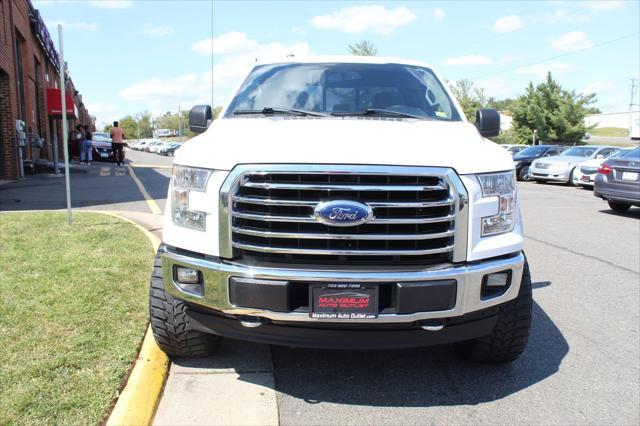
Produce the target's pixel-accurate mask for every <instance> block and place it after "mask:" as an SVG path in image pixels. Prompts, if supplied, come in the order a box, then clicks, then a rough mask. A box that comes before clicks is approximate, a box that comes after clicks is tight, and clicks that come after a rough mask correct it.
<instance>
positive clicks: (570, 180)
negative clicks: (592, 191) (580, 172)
mask: <svg viewBox="0 0 640 426" xmlns="http://www.w3.org/2000/svg"><path fill="white" fill-rule="evenodd" d="M575 171H576V169H572V170H571V173H569V181H568V182H567V185H569V186H575V184H574V183H573V173H574V172H575Z"/></svg>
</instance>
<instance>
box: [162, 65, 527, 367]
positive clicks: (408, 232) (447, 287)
mask: <svg viewBox="0 0 640 426" xmlns="http://www.w3.org/2000/svg"><path fill="white" fill-rule="evenodd" d="M301 76H302V77H303V78H301ZM243 81H244V83H243V84H242V85H241V86H240V87H239V88H238V91H237V93H236V94H235V95H233V96H232V99H231V101H230V103H229V104H227V105H226V106H225V108H224V110H225V111H226V112H225V114H224V115H223V116H222V117H219V118H218V119H216V120H212V108H211V106H208V105H198V106H195V107H193V108H192V109H191V111H190V113H189V128H190V130H191V131H193V132H196V133H201V134H200V135H198V136H196V137H195V138H193V139H191V140H190V141H189V142H188V143H186V144H185V145H184V146H182V147H181V148H180V149H179V150H178V152H177V153H176V157H175V158H176V160H175V161H174V165H173V174H172V178H171V181H170V185H169V188H168V198H167V199H168V202H167V206H166V208H165V221H164V226H163V232H162V245H161V246H160V248H159V250H158V252H157V257H156V260H155V264H154V265H155V266H154V270H153V272H152V276H151V291H150V292H149V304H150V315H151V321H150V325H151V329H152V331H153V335H154V337H155V339H156V342H157V343H158V345H159V346H160V348H161V349H162V350H163V351H164V352H165V353H167V354H169V355H170V356H172V357H178V356H205V355H207V354H209V353H210V352H212V351H213V350H215V348H216V347H217V346H218V343H219V341H220V339H221V338H222V337H223V336H226V337H232V338H237V339H244V340H249V341H256V342H262V343H272V344H280V345H289V346H296V347H316V348H318V347H321V348H343V349H345V348H350V349H382V348H390V347H396V348H398V347H401V348H402V347H404V348H407V347H415V346H427V345H430V344H442V343H453V342H460V343H461V344H459V345H456V346H455V348H456V350H458V351H460V352H461V354H462V356H464V357H466V358H470V359H473V360H477V361H486V362H491V363H496V362H511V361H513V360H515V359H516V358H518V356H519V355H520V354H521V353H522V352H523V350H524V349H525V345H526V342H527V338H528V335H529V328H530V324H531V316H532V306H533V303H532V296H531V292H532V290H531V277H530V274H529V268H528V264H527V261H526V259H525V256H524V252H523V232H522V222H521V221H522V219H521V214H520V200H519V197H517V195H516V194H517V192H516V191H517V188H516V181H515V169H514V164H513V160H512V158H511V156H510V155H509V154H508V153H507V152H505V151H504V150H503V149H502V148H499V147H498V146H497V145H495V144H493V143H485V142H483V137H491V136H496V135H497V134H498V133H499V131H500V115H499V114H498V112H497V111H495V110H491V109H481V110H478V111H477V113H476V124H475V126H474V125H473V124H471V123H469V122H468V121H467V120H466V119H465V116H464V112H463V110H462V109H461V108H460V107H459V105H458V103H457V102H455V101H454V100H453V99H454V94H453V93H452V92H451V91H450V90H449V88H448V87H447V85H446V84H445V83H444V81H443V80H442V79H441V78H440V77H439V76H438V74H437V73H436V72H435V71H434V70H433V67H432V66H430V65H428V64H424V63H422V62H417V61H413V60H411V61H405V60H398V59H391V58H381V57H373V56H367V57H354V56H345V57H335V56H334V57H328V58H325V57H322V56H314V57H311V58H306V59H305V58H298V57H296V58H293V59H291V58H289V59H287V58H283V60H282V61H277V62H275V63H274V62H266V63H258V64H256V65H255V66H254V67H253V69H252V70H251V71H250V72H249V73H248V74H247V76H246V77H245V78H244V79H243ZM424 141H428V143H427V144H425V142H424ZM308 147H317V148H318V149H308ZM443 266H445V267H443ZM344 292H350V293H355V295H349V296H346V297H344ZM523 368H526V366H523Z"/></svg>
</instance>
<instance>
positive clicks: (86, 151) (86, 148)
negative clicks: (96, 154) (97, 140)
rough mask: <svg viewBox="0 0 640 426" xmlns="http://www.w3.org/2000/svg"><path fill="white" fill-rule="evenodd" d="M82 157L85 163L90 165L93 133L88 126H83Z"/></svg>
mask: <svg viewBox="0 0 640 426" xmlns="http://www.w3.org/2000/svg"><path fill="white" fill-rule="evenodd" d="M82 157H84V159H85V164H86V165H88V166H90V165H91V162H92V161H93V134H92V133H91V130H89V126H84V141H83V142H82ZM81 159H82V158H81Z"/></svg>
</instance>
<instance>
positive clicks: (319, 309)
mask: <svg viewBox="0 0 640 426" xmlns="http://www.w3.org/2000/svg"><path fill="white" fill-rule="evenodd" d="M309 296H310V299H311V300H310V303H309V306H311V312H309V316H310V317H311V318H318V319H337V320H341V319H345V320H346V319H351V320H353V319H356V320H358V319H373V318H377V317H378V286H370V287H369V286H365V285H362V284H351V283H344V284H343V283H335V284H322V285H312V286H311V288H310V292H309Z"/></svg>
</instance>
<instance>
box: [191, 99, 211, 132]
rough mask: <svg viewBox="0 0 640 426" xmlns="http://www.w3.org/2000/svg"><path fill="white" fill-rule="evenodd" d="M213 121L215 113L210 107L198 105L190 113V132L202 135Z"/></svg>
mask: <svg viewBox="0 0 640 426" xmlns="http://www.w3.org/2000/svg"><path fill="white" fill-rule="evenodd" d="M212 121H213V112H212V111H211V107H210V106H209V105H196V106H194V107H193V108H191V111H189V130H191V131H192V132H194V133H202V132H204V131H205V130H207V128H208V127H209V125H210V124H211V122H212Z"/></svg>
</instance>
